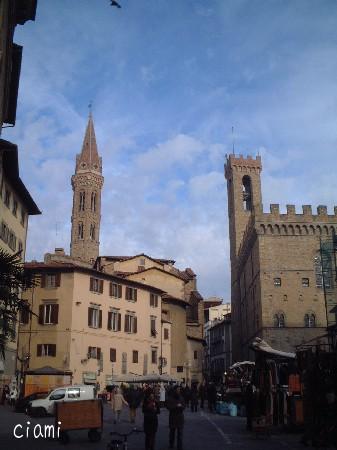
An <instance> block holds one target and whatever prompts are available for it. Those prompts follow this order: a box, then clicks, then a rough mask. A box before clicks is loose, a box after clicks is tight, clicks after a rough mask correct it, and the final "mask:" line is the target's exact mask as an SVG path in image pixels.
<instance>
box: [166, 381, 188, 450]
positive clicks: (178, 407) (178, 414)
mask: <svg viewBox="0 0 337 450" xmlns="http://www.w3.org/2000/svg"><path fill="white" fill-rule="evenodd" d="M167 409H168V410H169V412H170V414H169V428H170V434H169V447H170V448H173V447H174V441H175V435H176V433H177V450H183V431H184V409H185V401H184V397H183V396H182V393H181V388H180V387H179V386H177V387H176V388H175V389H174V390H173V391H172V392H171V393H170V395H169V397H168V399H167Z"/></svg>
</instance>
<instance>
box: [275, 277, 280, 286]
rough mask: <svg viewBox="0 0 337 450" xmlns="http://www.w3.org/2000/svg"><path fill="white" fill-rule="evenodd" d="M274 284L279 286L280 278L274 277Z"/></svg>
mask: <svg viewBox="0 0 337 450" xmlns="http://www.w3.org/2000/svg"><path fill="white" fill-rule="evenodd" d="M274 286H277V287H280V286H281V278H274Z"/></svg>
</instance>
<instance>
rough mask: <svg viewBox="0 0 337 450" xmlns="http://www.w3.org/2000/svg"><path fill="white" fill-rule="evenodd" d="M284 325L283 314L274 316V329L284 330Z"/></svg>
mask: <svg viewBox="0 0 337 450" xmlns="http://www.w3.org/2000/svg"><path fill="white" fill-rule="evenodd" d="M285 326H286V325H285V316H284V314H283V313H277V314H275V315H274V327H275V328H284V327H285Z"/></svg>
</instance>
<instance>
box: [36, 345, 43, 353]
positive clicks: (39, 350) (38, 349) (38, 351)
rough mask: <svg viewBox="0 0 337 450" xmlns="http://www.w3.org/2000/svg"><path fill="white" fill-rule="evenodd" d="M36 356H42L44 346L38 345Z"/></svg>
mask: <svg viewBox="0 0 337 450" xmlns="http://www.w3.org/2000/svg"><path fill="white" fill-rule="evenodd" d="M36 356H42V344H37V350H36Z"/></svg>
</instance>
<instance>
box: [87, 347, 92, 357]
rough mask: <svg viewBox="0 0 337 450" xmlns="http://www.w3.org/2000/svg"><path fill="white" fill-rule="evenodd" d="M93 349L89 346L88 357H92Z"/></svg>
mask: <svg viewBox="0 0 337 450" xmlns="http://www.w3.org/2000/svg"><path fill="white" fill-rule="evenodd" d="M91 349H92V347H88V359H89V358H91Z"/></svg>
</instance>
